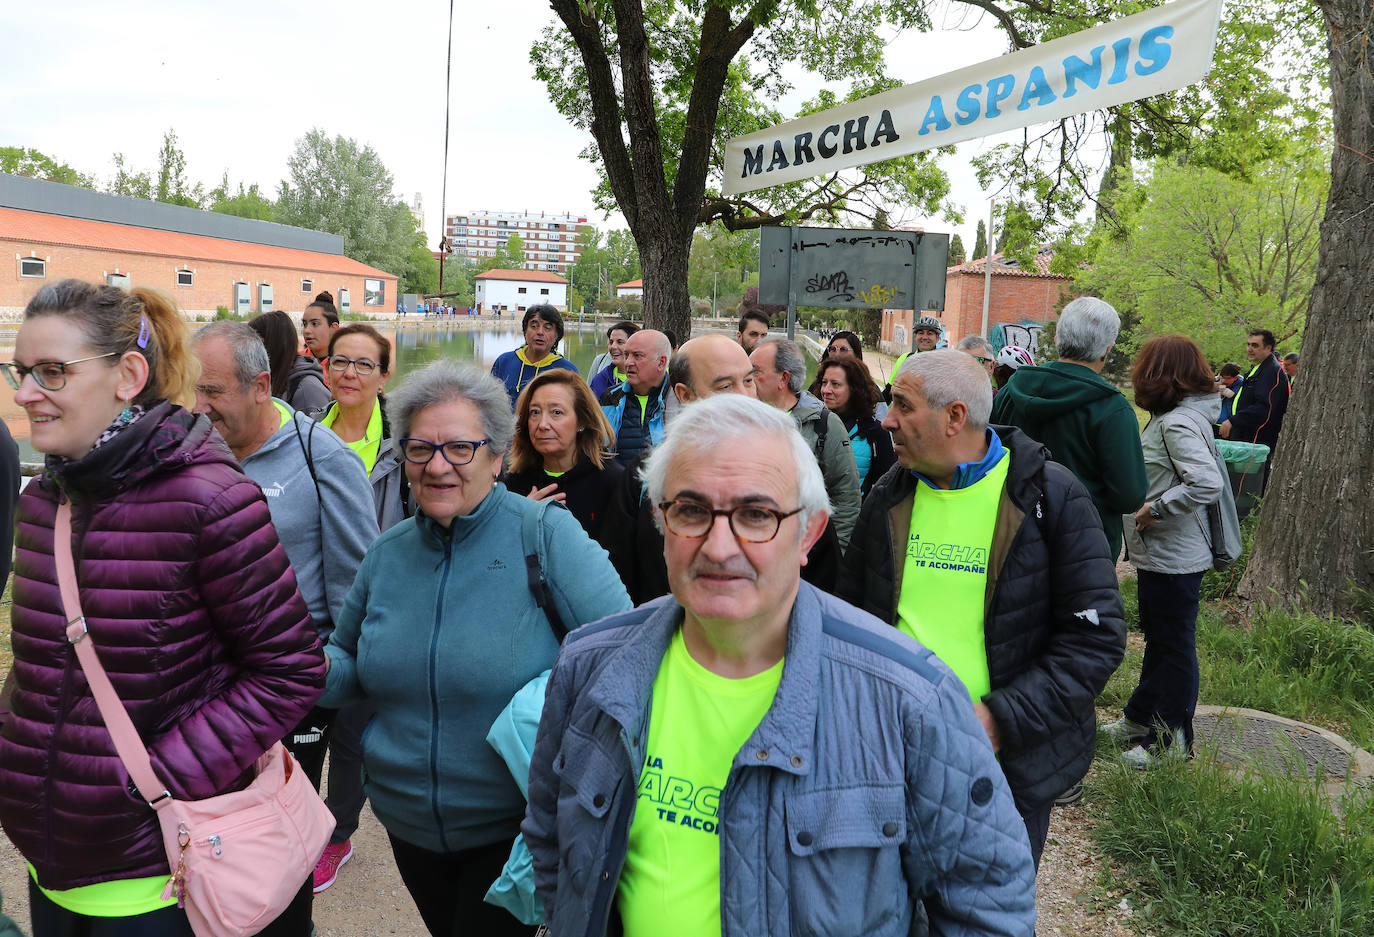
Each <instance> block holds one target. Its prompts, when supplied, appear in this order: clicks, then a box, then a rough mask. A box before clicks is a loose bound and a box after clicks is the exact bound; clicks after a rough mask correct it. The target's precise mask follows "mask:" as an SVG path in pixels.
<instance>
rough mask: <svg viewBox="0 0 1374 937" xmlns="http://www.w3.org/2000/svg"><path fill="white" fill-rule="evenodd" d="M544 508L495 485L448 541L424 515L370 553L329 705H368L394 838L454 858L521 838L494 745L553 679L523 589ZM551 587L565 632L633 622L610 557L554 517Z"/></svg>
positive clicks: (352, 597)
mask: <svg viewBox="0 0 1374 937" xmlns="http://www.w3.org/2000/svg"><path fill="white" fill-rule="evenodd" d="M538 507H539V506H538V504H537V503H536V502H534V501H530V500H529V499H528V498H524V497H521V496H519V495H515V494H512V493H511V492H509V491H507V490H506V488H505V486H504V485H501V484H499V483H498V484H497V485H496V487H495V488H493V489H492V492H491V494H489V495H487V497H486V498H485V499H483V501H482V503H481V504H480V505H478V507H477V510H475V511H474V512H473V513H472V514H469V515H466V516H463V517H458V518H455V519H454V521H453V524H452V526H451V528H450V529H449V530H447V531H446V530H444V529H443V528H442V527H440V526H439V525H438V524H437V523H435V522H434V521H433V520H432V519H430V518H428V517H426V516H425V515H424V514H423V512H421V513H419V514H416V515H415V517H413V518H411V519H410V520H406V521H402V522H401V523H399V524H397V525H396V526H394V527H392V528H391V529H390V530H388V531H386V532H385V533H384V534H382V535H381V536H380V537H378V538H377V540H376V542H375V543H374V544H373V545H372V548H371V549H370V550H368V553H367V556H366V557H365V558H364V559H363V563H362V566H361V567H360V568H359V569H358V578H357V579H356V580H355V581H354V583H353V588H352V589H351V590H350V591H349V593H348V597H347V598H346V599H345V600H344V608H343V612H342V614H341V615H340V616H339V619H338V621H337V622H336V623H335V629H334V633H333V635H332V636H331V637H330V641H329V646H328V647H327V648H326V653H328V655H329V660H330V668H329V678H328V681H327V683H326V685H325V693H324V696H323V697H321V699H320V704H321V705H324V706H343V705H345V704H347V703H350V702H353V701H356V700H359V699H363V698H367V699H369V700H371V702H372V703H373V704H374V705H375V706H376V707H377V715H376V716H375V717H374V718H373V719H372V721H371V722H370V723H369V724H368V726H367V729H366V730H365V731H364V733H363V770H364V776H365V778H366V789H367V794H368V796H369V797H370V798H371V799H372V809H373V811H374V812H375V813H376V814H377V817H378V819H380V820H381V821H382V825H383V826H385V827H386V829H387V832H388V833H390V834H391V835H393V836H395V837H396V838H398V839H400V840H402V841H404V842H407V843H410V844H412V845H415V846H419V847H421V848H423V849H429V850H431V851H434V852H454V851H457V850H461V849H470V848H474V847H477V846H485V845H490V844H492V843H495V842H498V841H501V840H510V839H514V837H515V835H516V833H518V832H519V831H520V818H521V817H522V816H523V815H524V812H525V801H524V797H523V796H522V795H521V792H520V788H519V786H517V785H516V783H515V782H514V780H512V778H511V774H510V771H509V770H508V769H507V767H506V764H505V762H503V761H502V760H501V757H500V756H499V755H497V753H496V752H495V751H494V750H493V749H492V748H491V746H489V745H488V744H487V742H486V735H487V731H488V730H489V729H490V728H491V725H492V723H493V722H494V721H495V720H496V717H497V716H498V715H499V714H500V712H501V711H502V710H503V709H504V708H505V706H506V704H507V703H509V702H510V700H511V697H512V696H514V695H515V693H516V691H517V690H519V689H520V688H521V687H523V686H524V685H525V684H527V683H529V681H530V680H532V679H533V678H534V677H536V676H538V675H539V674H540V673H541V672H542V671H544V670H547V669H548V668H549V667H551V666H553V661H554V657H555V656H556V655H557V653H558V641H557V640H556V639H555V638H554V635H553V631H552V630H551V629H550V627H549V623H548V620H547V619H546V618H545V617H544V614H543V612H542V611H540V609H539V607H538V606H537V605H536V604H535V601H534V597H533V595H532V594H531V592H530V589H529V583H528V580H527V579H526V571H525V561H524V550H523V548H522V545H521V520H522V518H523V516H524V514H525V513H526V512H529V511H535V510H538ZM542 533H543V537H544V547H545V551H544V554H545V557H546V560H547V564H546V566H545V568H544V574H545V576H546V578H547V580H548V582H549V585H550V587H551V589H552V592H553V597H554V603H555V605H556V606H557V608H558V612H559V615H560V616H561V617H562V619H563V621H564V623H565V624H566V625H567V626H568V627H569V628H574V627H576V626H578V625H581V624H585V623H586V622H589V621H594V620H596V619H598V618H601V617H603V616H605V615H609V614H612V613H614V612H620V611H624V610H626V609H628V608H630V599H629V596H628V595H626V594H625V587H624V586H623V585H622V584H621V582H620V579H619V577H618V576H617V575H616V572H615V569H614V568H613V567H612V566H611V562H610V559H609V558H608V557H607V556H606V551H605V550H603V549H601V547H600V546H598V545H597V544H596V543H595V542H594V541H593V540H591V539H590V538H589V537H588V536H587V534H586V532H585V531H583V529H582V526H581V525H580V524H579V523H578V522H577V520H576V519H575V518H574V517H573V516H572V515H571V514H570V513H568V512H567V511H561V510H560V511H548V512H546V513H545V522H544V528H543V532H542Z"/></svg>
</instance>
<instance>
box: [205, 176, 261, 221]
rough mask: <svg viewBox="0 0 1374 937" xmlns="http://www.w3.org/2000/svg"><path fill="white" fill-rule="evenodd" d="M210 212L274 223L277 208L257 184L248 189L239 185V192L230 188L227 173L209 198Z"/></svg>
mask: <svg viewBox="0 0 1374 937" xmlns="http://www.w3.org/2000/svg"><path fill="white" fill-rule="evenodd" d="M207 201H208V202H209V209H210V211H215V212H219V213H220V214H222V215H237V216H238V217H240V218H254V219H257V220H258V221H272V220H273V215H274V214H275V212H276V206H274V205H273V204H272V200H271V199H270V198H268V197H267V196H265V195H263V194H262V191H261V190H260V189H259V188H258V184H257V183H256V182H255V183H253V184H252V185H250V186H248V187H246V188H245V187H244V184H243V183H242V182H240V183H239V187H238V191H237V192H235V191H233V190H232V189H231V188H230V186H229V173H228V172H225V173H224V176H223V178H222V179H220V183H219V185H217V186H215V187H214V188H213V189H211V190H210V194H209V196H208V198H207Z"/></svg>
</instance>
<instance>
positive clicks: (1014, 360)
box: [997, 345, 1035, 371]
mask: <svg viewBox="0 0 1374 937" xmlns="http://www.w3.org/2000/svg"><path fill="white" fill-rule="evenodd" d="M997 363H998V364H1005V365H1006V366H1007V367H1009V368H1011V369H1012V370H1013V371H1015V370H1016V369H1017V368H1020V367H1025V366H1027V365H1029V366H1030V367H1035V359H1034V358H1032V357H1031V353H1030V352H1028V351H1026V349H1024V348H1022V347H1021V346H1020V345H1007V346H1006V347H1005V348H1003V349H1002V350H1001V351H999V352H998V353H997Z"/></svg>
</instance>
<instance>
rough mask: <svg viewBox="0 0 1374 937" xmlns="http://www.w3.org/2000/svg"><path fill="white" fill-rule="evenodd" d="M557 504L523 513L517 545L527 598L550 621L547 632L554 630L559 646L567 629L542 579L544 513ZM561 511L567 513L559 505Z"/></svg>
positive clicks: (542, 502)
mask: <svg viewBox="0 0 1374 937" xmlns="http://www.w3.org/2000/svg"><path fill="white" fill-rule="evenodd" d="M551 504H557V502H555V501H540V502H538V503H537V504H535V506H534V510H533V511H526V512H525V516H524V518H523V519H522V520H521V521H520V542H521V545H522V546H523V547H524V550H525V578H526V581H527V582H528V583H529V587H530V594H531V595H533V596H534V604H535V605H538V606H539V608H540V609H541V610H542V611H543V612H544V617H545V618H547V619H548V620H549V628H550V629H552V630H553V636H554V640H556V641H557V642H558V643H559V644H562V643H563V639H564V638H565V637H567V635H568V626H567V625H565V624H564V623H563V616H562V615H560V614H558V605H557V604H556V603H555V602H554V599H553V590H552V589H550V588H549V581H548V579H546V578H545V577H544V564H543V554H544V538H543V536H542V530H543V527H544V513H545V512H546V511H548V509H549V505H551ZM558 507H559V508H560V509H562V510H566V508H563V506H562V505H558Z"/></svg>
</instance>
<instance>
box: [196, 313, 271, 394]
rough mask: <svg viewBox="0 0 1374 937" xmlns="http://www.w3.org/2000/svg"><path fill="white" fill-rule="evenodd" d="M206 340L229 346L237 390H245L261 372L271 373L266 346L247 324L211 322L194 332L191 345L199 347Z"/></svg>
mask: <svg viewBox="0 0 1374 937" xmlns="http://www.w3.org/2000/svg"><path fill="white" fill-rule="evenodd" d="M207 338H218V339H220V340H222V341H223V342H224V343H225V344H226V345H228V346H229V350H230V351H231V352H232V353H233V355H234V380H236V381H238V382H239V390H247V389H248V385H249V384H251V383H253V380H254V379H255V378H256V377H257V376H258V375H259V374H261V373H262V372H264V371H266V372H267V373H268V374H271V373H272V362H271V361H270V360H268V358H267V346H266V345H264V344H263V343H262V336H261V335H259V334H258V333H257V332H256V331H254V330H253V328H252V327H251V326H250V325H249V324H248V323H247V322H211V323H210V324H209V325H207V326H205V327H204V328H202V329H201V330H200V331H198V332H196V335H195V338H194V340H193V344H195V345H199V344H200V343H201V342H203V341H205V340H206V339H207Z"/></svg>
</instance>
